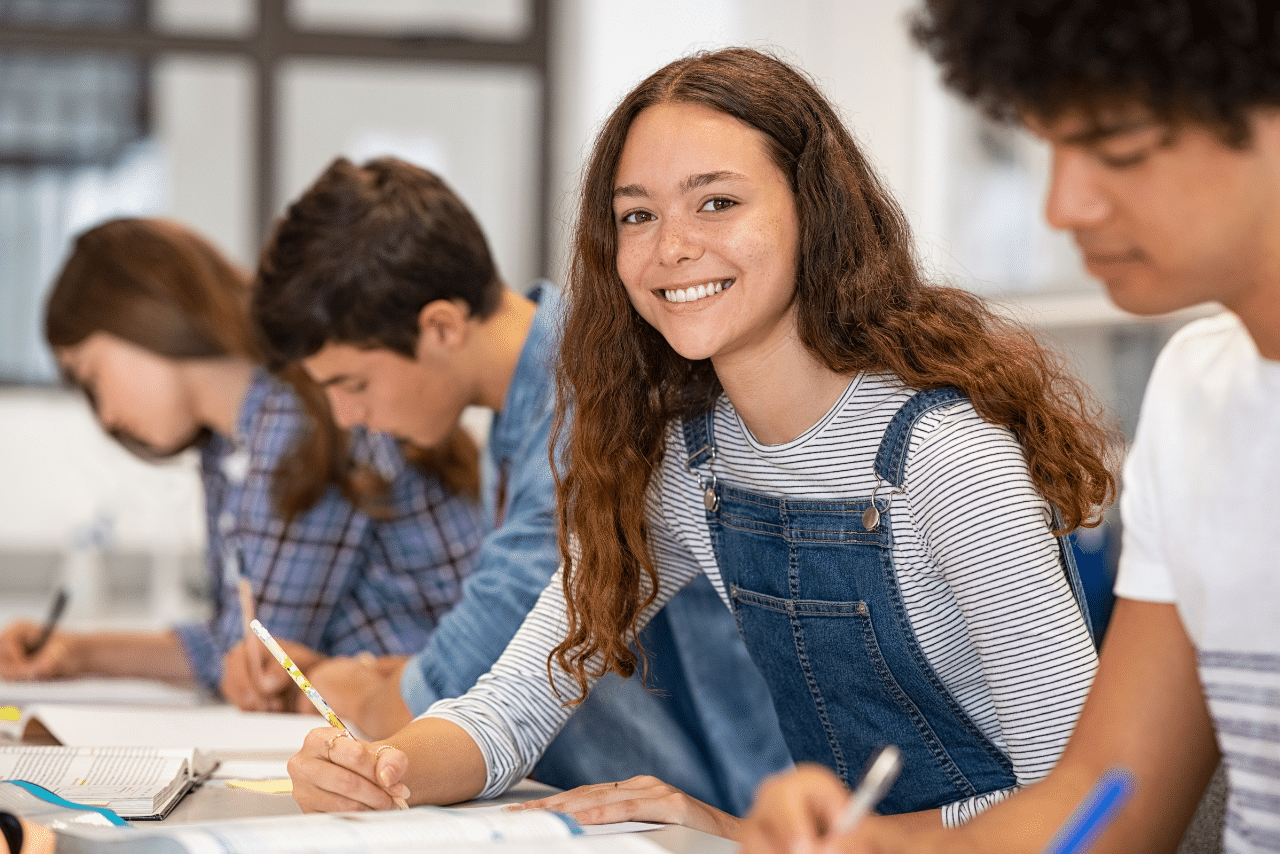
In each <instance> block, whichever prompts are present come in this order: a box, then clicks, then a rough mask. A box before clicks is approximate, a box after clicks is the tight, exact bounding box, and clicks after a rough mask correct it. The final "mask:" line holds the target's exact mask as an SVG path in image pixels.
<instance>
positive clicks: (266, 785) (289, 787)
mask: <svg viewBox="0 0 1280 854" xmlns="http://www.w3.org/2000/svg"><path fill="white" fill-rule="evenodd" d="M227 785H228V786H230V787H231V788H233V789H248V790H249V791H250V792H265V793H266V794H268V795H287V794H289V793H290V792H292V791H293V781H292V780H290V779H289V778H288V777H286V778H284V779H283V780H228V781H227Z"/></svg>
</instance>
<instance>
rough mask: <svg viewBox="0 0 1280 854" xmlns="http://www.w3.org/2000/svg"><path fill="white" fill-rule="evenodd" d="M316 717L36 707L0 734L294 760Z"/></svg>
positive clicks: (230, 710) (318, 721)
mask: <svg viewBox="0 0 1280 854" xmlns="http://www.w3.org/2000/svg"><path fill="white" fill-rule="evenodd" d="M324 725H325V722H324V719H323V718H321V717H319V716H317V715H295V714H268V713H266V712H242V711H240V710H239V709H237V708H235V707H234V706H200V707H195V708H185V709H182V708H168V709H164V708H159V709H156V708H129V707H126V706H114V705H112V706H94V705H61V704H43V703H37V704H34V705H30V706H27V707H26V708H24V709H23V710H22V717H21V718H20V719H19V720H17V721H10V722H6V723H5V725H4V727H3V728H2V729H0V731H3V730H7V731H8V733H9V735H10V737H13V738H25V739H27V740H32V736H33V734H34V735H36V736H37V737H42V736H44V735H45V732H46V731H47V733H48V735H51V736H52V737H53V739H54V740H56V741H57V742H58V743H59V744H65V745H73V746H79V747H180V748H192V747H195V748H199V749H200V750H203V751H205V752H206V753H219V754H240V753H247V754H253V753H278V754H281V755H284V756H286V757H287V756H292V755H293V754H294V753H296V752H297V751H298V748H300V747H301V746H302V740H303V739H304V738H305V737H306V735H307V733H308V732H310V731H311V730H312V729H314V728H316V727H318V726H324Z"/></svg>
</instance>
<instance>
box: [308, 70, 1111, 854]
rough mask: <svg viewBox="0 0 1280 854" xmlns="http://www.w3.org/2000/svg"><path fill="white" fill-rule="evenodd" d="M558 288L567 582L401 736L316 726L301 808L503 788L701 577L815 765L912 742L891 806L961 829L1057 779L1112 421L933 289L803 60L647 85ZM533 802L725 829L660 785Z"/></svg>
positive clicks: (679, 74) (596, 173) (592, 167)
mask: <svg viewBox="0 0 1280 854" xmlns="http://www.w3.org/2000/svg"><path fill="white" fill-rule="evenodd" d="M568 301H569V309H568V313H567V317H566V324H565V333H564V346H563V348H562V350H561V363H560V374H559V384H560V406H561V410H560V415H561V418H560V421H559V424H560V427H561V429H562V431H564V433H565V435H566V438H567V446H568V450H567V466H566V468H565V470H564V473H563V476H562V479H561V481H560V484H559V499H560V511H559V512H560V523H561V533H562V544H561V548H562V560H563V565H562V570H561V577H560V579H559V580H558V581H554V582H553V583H552V585H551V586H550V587H549V588H548V589H547V590H546V592H544V593H543V596H542V599H541V600H540V602H539V604H538V606H537V608H536V609H535V610H534V611H533V612H532V613H531V615H530V617H529V619H528V620H527V621H526V623H525V625H524V627H523V628H522V629H521V631H520V633H519V634H518V635H516V637H515V638H514V639H513V641H512V643H511V645H510V646H509V647H508V649H507V652H506V653H505V654H504V656H503V658H502V659H500V660H499V661H498V663H497V664H496V665H495V667H494V669H493V671H492V672H491V673H490V674H489V676H488V677H486V678H484V679H482V680H481V682H480V683H478V684H477V686H476V687H475V688H474V689H473V690H472V691H471V692H469V693H468V694H467V695H466V696H464V697H462V698H459V699H458V700H454V701H445V702H442V703H439V704H437V705H436V706H434V707H432V709H431V710H430V711H429V712H428V713H427V714H426V715H425V716H423V717H422V718H420V719H419V720H417V721H415V722H414V723H413V724H411V725H410V726H409V727H407V728H406V729H405V730H403V731H401V732H400V733H399V734H397V735H396V736H393V737H392V738H390V739H388V740H387V742H386V743H387V744H390V745H392V746H393V747H396V748H399V749H398V750H385V749H384V750H381V751H380V754H381V755H378V754H375V752H374V751H373V750H372V749H370V748H368V747H365V746H363V745H360V744H356V743H352V744H346V743H345V742H346V741H347V740H346V739H342V740H340V742H339V743H337V744H334V743H333V741H332V740H331V739H332V736H333V734H334V732H333V731H332V730H328V729H320V730H317V731H316V732H315V733H313V734H312V736H310V737H309V738H308V740H307V743H306V744H305V745H304V747H303V750H302V751H301V752H300V753H299V754H298V756H296V757H295V759H294V761H293V763H292V765H291V771H292V773H293V776H294V792H295V797H296V798H297V799H298V800H299V802H300V803H301V804H302V805H303V807H304V808H307V809H352V808H360V807H374V808H386V807H388V806H390V803H391V801H390V797H391V795H394V794H396V793H400V794H404V795H407V796H409V797H410V798H411V800H412V801H414V802H419V803H421V802H448V801H454V800H461V799H465V798H468V797H474V796H476V795H477V794H479V795H481V796H487V795H493V794H496V793H499V792H501V791H503V790H504V789H505V788H506V787H508V786H509V785H511V784H512V783H513V782H515V781H516V780H519V779H520V778H521V777H522V776H523V775H524V774H525V773H526V772H527V771H528V769H529V768H530V767H531V766H532V763H533V762H534V761H535V760H536V758H537V756H538V753H539V751H540V750H541V749H542V747H543V746H544V745H545V744H546V743H547V741H548V740H549V739H550V738H551V737H552V735H554V733H555V732H556V730H557V728H558V727H559V726H560V725H562V723H563V721H564V720H565V719H566V717H567V716H568V715H569V714H570V713H571V712H572V705H571V704H570V705H568V706H566V705H565V702H564V701H565V699H569V700H572V699H573V698H575V697H578V696H581V694H582V693H584V692H586V691H588V690H590V687H591V685H592V683H593V682H594V681H595V679H596V678H598V676H599V675H600V674H601V673H603V672H605V671H608V670H614V671H616V672H618V673H621V674H624V675H625V674H630V673H632V672H633V671H634V670H635V669H637V668H638V667H640V666H642V655H643V653H642V652H637V651H636V649H635V648H634V647H633V645H632V643H633V641H634V639H635V636H636V633H637V632H638V631H639V630H640V628H642V627H643V626H644V625H645V623H646V621H647V620H648V619H649V618H650V617H651V616H652V614H653V613H654V612H655V611H657V610H658V609H659V608H660V607H661V606H662V604H663V603H664V602H665V601H667V599H669V598H670V597H671V596H672V595H673V594H674V593H675V592H676V591H677V590H679V589H680V588H681V587H682V586H683V585H684V584H686V583H688V582H689V581H690V580H691V579H692V578H694V577H696V576H697V575H698V574H699V573H705V574H706V575H707V576H708V577H709V578H710V579H711V581H712V583H713V585H714V586H715V587H716V588H717V590H718V591H719V592H720V594H721V596H722V597H723V599H724V601H725V604H726V606H727V607H729V608H730V609H732V611H733V613H734V614H735V616H736V618H737V621H738V624H739V627H740V630H741V633H742V636H743V638H744V640H745V641H746V645H747V648H748V650H749V651H750V653H751V655H752V658H753V660H754V661H755V663H756V665H757V666H758V667H759V669H760V671H761V673H762V674H763V675H764V677H765V680H766V682H768V684H769V686H770V689H771V692H772V695H773V701H774V705H775V706H776V709H777V711H778V717H779V719H780V721H781V723H782V728H783V733H784V735H785V736H786V738H787V741H788V744H789V745H790V748H791V752H792V755H793V757H794V758H795V759H796V760H797V761H808V762H817V763H822V764H823V765H826V766H827V767H829V768H831V769H832V770H834V771H835V773H836V774H838V775H839V776H840V777H842V778H843V779H844V780H845V781H846V782H847V783H849V784H856V782H857V778H858V776H859V774H860V772H861V770H862V768H863V766H864V764H865V762H866V761H867V759H868V758H869V757H870V756H871V754H872V753H873V752H874V751H875V749H876V748H877V747H878V746H880V745H884V744H888V743H893V744H896V745H897V746H898V747H899V748H900V749H901V751H902V753H903V756H904V759H905V766H904V770H903V772H902V775H901V777H900V778H899V780H898V782H897V784H896V785H895V786H894V787H893V788H892V789H891V790H890V792H889V794H888V796H887V797H886V798H885V800H884V801H883V802H882V803H881V805H880V808H881V810H882V811H885V812H889V813H903V814H913V815H912V817H911V820H914V821H923V822H934V823H940V822H946V823H948V824H954V823H958V822H960V821H963V820H965V819H966V818H967V817H969V816H971V815H973V814H974V813H975V812H977V811H978V810H981V809H983V808H984V807H985V806H987V805H989V804H990V803H993V802H994V801H996V800H998V799H1000V798H1002V797H1004V796H1005V795H1006V794H1007V793H1008V792H1010V791H1012V790H1013V789H1014V788H1016V787H1018V786H1020V785H1023V784H1025V783H1027V782H1030V781H1032V780H1035V779H1038V778H1039V777H1041V776H1043V775H1044V774H1045V773H1046V772H1047V771H1048V770H1049V769H1050V768H1051V767H1052V765H1053V763H1054V761H1055V760H1056V758H1057V756H1058V755H1059V753H1060V752H1061V750H1062V747H1063V745H1064V744H1065V743H1066V739H1067V737H1068V735H1069V734H1070V732H1071V729H1072V726H1073V724H1074V722H1075V719H1076V716H1077V714H1078V712H1079V708H1080V705H1081V703H1082V702H1083V699H1084V696H1085V694H1086V692H1087V690H1088V687H1089V684H1090V680H1091V678H1092V675H1093V671H1094V668H1095V666H1096V655H1095V651H1094V645H1093V642H1092V640H1091V638H1090V634H1089V630H1088V627H1087V620H1086V618H1085V615H1084V614H1083V612H1082V609H1083V605H1082V604H1081V603H1080V597H1079V589H1078V583H1077V579H1076V576H1075V570H1074V565H1073V564H1072V562H1071V560H1070V557H1069V551H1068V550H1067V549H1066V548H1065V544H1064V542H1063V541H1062V540H1061V539H1059V538H1058V537H1056V536H1055V534H1064V533H1066V532H1067V531H1070V530H1072V529H1074V528H1076V527H1078V526H1080V525H1082V524H1088V523H1090V522H1092V521H1096V519H1097V518H1098V513H1099V512H1100V509H1101V508H1102V506H1104V505H1105V504H1106V503H1107V502H1108V501H1109V500H1110V499H1111V497H1112V495H1113V491H1114V480H1113V477H1112V475H1111V472H1110V470H1109V467H1108V463H1107V455H1108V453H1109V445H1108V443H1109V441H1110V435H1109V434H1108V433H1107V432H1106V431H1105V430H1104V429H1103V428H1100V427H1099V426H1097V425H1098V423H1099V420H1098V419H1097V413H1096V411H1095V410H1096V407H1094V405H1093V404H1092V403H1091V401H1090V399H1089V398H1088V396H1087V394H1086V392H1085V391H1084V389H1083V388H1082V386H1081V385H1080V384H1079V383H1078V382H1077V381H1075V380H1074V379H1072V378H1071V377H1070V376H1069V375H1068V374H1066V373H1065V372H1064V371H1063V370H1062V368H1061V367H1060V366H1059V364H1058V362H1057V360H1056V359H1055V358H1053V357H1052V356H1051V355H1050V354H1048V353H1047V352H1045V351H1044V350H1043V349H1042V348H1041V347H1040V346H1039V345H1038V344H1037V343H1036V342H1035V341H1034V339H1033V338H1032V337H1031V335H1030V334H1029V333H1027V332H1026V331H1025V330H1022V329H1020V328H1016V327H1014V326H1011V325H1010V324H1008V323H1005V322H1003V321H1001V320H998V319H997V318H996V317H995V316H994V315H992V313H991V312H990V311H988V310H987V309H986V308H985V307H984V305H983V303H982V302H981V301H980V300H979V299H978V298H976V297H974V296H972V295H971V294H968V293H967V292H964V291H961V290H956V289H952V288H946V287H939V286H936V285H932V284H929V283H927V282H926V281H924V279H923V277H922V275H921V273H920V271H919V270H918V269H917V267H916V265H915V263H914V260H913V257H912V250H911V239H910V235H909V233H908V230H907V227H906V224H905V222H904V220H903V217H902V214H901V212H900V211H899V210H898V208H897V206H896V205H895V204H894V202H893V201H892V199H891V198H890V197H889V196H888V194H887V193H886V192H885V190H884V189H883V188H882V187H881V185H880V183H879V181H878V179H877V178H876V177H875V175H874V174H873V172H872V170H871V169H870V167H869V165H868V163H867V161H866V159H865V158H864V157H863V155H862V153H861V152H860V151H859V150H858V148H857V146H856V145H855V144H854V142H853V139H852V137H851V136H850V134H849V133H848V131H847V130H846V129H845V128H844V126H843V125H842V124H841V122H840V120H839V119H838V117H837V116H836V114H835V112H834V110H833V109H832V108H831V106H830V105H829V104H828V103H827V102H826V101H825V99H824V98H823V97H822V96H821V95H820V94H819V93H818V92H817V90H816V89H815V88H814V87H813V85H812V84H811V83H809V81H808V80H807V79H805V78H804V77H803V76H802V75H801V74H799V73H797V72H796V71H795V70H794V69H792V68H791V67H789V66H787V65H786V64H784V63H782V62H779V61H778V60H775V59H773V58H771V57H769V56H766V55H763V54H760V53H757V52H754V51H750V50H737V49H734V50H724V51H718V52H715V53H710V54H700V55H697V56H693V57H690V58H687V59H683V60H679V61H677V62H674V63H672V64H671V65H669V66H667V67H665V68H663V69H662V70H660V71H658V72H657V73H655V74H654V75H653V76H651V77H650V78H648V79H647V80H645V81H644V82H643V83H641V84H640V85H639V86H638V87H637V88H636V89H635V90H634V91H632V92H631V93H630V94H629V95H627V97H626V98H625V99H624V100H623V101H622V103H621V104H620V105H619V106H618V107H617V108H616V109H615V110H614V112H613V114H612V115H611V116H610V118H609V119H608V121H607V122H606V123H605V126H604V129H603V130H602V132H601V134H600V137H599V139H598V141H597V143H596V147H595V151H594V154H593V156H592V159H591V162H590V164H589V166H588V169H587V172H586V178H585V185H584V191H583V201H582V207H581V211H580V216H579V222H578V230H577V242H576V251H575V255H574V262H573V268H572V274H571V279H570V287H569V291H568ZM570 413H572V418H570V417H569V415H570ZM329 747H331V748H332V749H330V750H327V748H329ZM655 749H661V746H655ZM335 765H342V766H345V768H347V769H349V770H350V771H353V772H355V773H341V770H342V769H339V768H336V767H335ZM374 780H377V781H378V782H379V783H380V784H381V786H377V785H374V783H373V782H372V781H374ZM384 786H385V787H386V788H383V787H384ZM540 805H547V806H553V807H555V808H557V809H562V810H566V811H569V812H572V813H573V814H574V815H575V816H576V817H577V818H578V819H579V820H580V821H584V822H600V821H614V820H619V819H622V818H642V819H643V818H648V819H653V820H659V821H671V822H678V823H682V824H688V825H692V826H694V827H698V828H700V829H703V830H707V831H710V832H713V833H719V834H721V835H725V836H730V837H732V836H734V835H735V834H736V833H737V829H738V823H737V822H736V820H734V819H733V818H732V817H730V816H726V815H725V814H723V813H718V812H716V811H714V810H711V809H710V808H707V807H706V806H705V805H701V804H698V803H697V802H694V801H692V799H689V798H687V797H685V796H683V795H682V794H681V793H679V792H677V791H674V790H672V789H670V787H666V786H664V785H663V784H662V783H661V782H660V781H655V780H651V779H639V780H631V781H626V782H624V783H621V784H608V785H604V786H593V787H587V788H585V789H581V790H574V791H572V792H569V793H566V794H564V795H561V796H558V797H555V798H551V799H547V800H545V801H543V802H540Z"/></svg>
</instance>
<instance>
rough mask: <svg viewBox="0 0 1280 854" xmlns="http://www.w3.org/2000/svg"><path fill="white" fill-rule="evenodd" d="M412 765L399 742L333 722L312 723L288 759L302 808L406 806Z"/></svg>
mask: <svg viewBox="0 0 1280 854" xmlns="http://www.w3.org/2000/svg"><path fill="white" fill-rule="evenodd" d="M408 770H409V757H408V756H406V755H405V754H404V753H403V752H402V751H400V750H398V749H397V748H395V747H392V746H391V745H389V744H371V743H369V742H367V741H360V740H358V739H356V738H353V737H351V736H350V735H348V734H347V733H346V732H345V731H344V730H340V729H336V728H334V727H319V728H318V729H313V730H312V731H311V732H309V733H308V734H307V737H306V739H305V740H304V741H303V742H302V749H301V750H299V751H298V752H297V753H295V754H294V755H293V757H292V758H291V759H290V760H289V776H290V777H291V778H292V779H293V799H294V800H295V801H297V802H298V806H300V807H302V811H303V812H351V811H355V810H389V809H393V808H395V807H404V806H406V805H407V801H408V799H409V787H408V786H406V785H405V784H404V783H402V782H400V780H401V778H402V777H404V774H405V772H406V771H408Z"/></svg>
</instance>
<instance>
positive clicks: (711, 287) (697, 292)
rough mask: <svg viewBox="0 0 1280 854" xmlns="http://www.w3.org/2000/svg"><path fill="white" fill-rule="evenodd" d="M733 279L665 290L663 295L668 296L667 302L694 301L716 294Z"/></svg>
mask: <svg viewBox="0 0 1280 854" xmlns="http://www.w3.org/2000/svg"><path fill="white" fill-rule="evenodd" d="M732 281H733V280H732V279H725V280H721V281H719V282H710V283H708V284H705V285H698V286H696V287H692V288H684V289H683V290H681V289H673V290H664V291H663V292H662V295H663V296H664V297H666V300H667V302H694V301H695V300H700V299H704V298H706V297H709V296H715V295H716V294H718V293H720V292H721V291H722V290H724V289H725V288H726V287H727V286H728V285H729V284H732Z"/></svg>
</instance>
